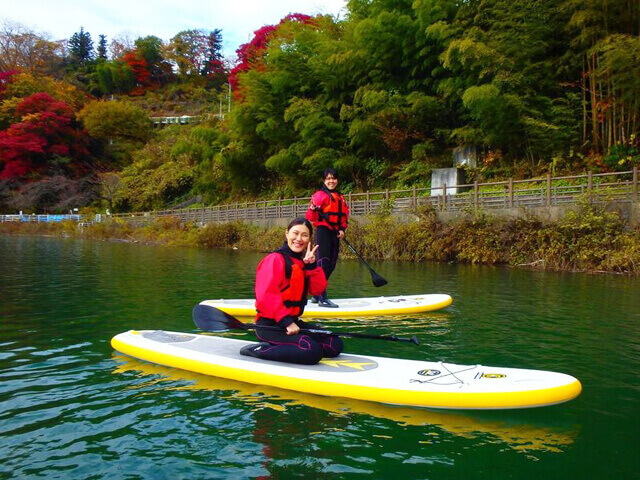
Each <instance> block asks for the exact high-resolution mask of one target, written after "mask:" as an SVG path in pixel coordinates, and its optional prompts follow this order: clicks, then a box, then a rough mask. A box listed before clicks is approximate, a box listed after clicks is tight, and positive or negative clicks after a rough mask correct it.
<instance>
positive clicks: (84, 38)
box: [69, 27, 95, 65]
mask: <svg viewBox="0 0 640 480" xmlns="http://www.w3.org/2000/svg"><path fill="white" fill-rule="evenodd" d="M69 53H70V57H71V61H72V62H73V63H75V64H79V65H84V64H86V63H87V62H89V61H91V60H93V58H94V55H95V52H94V50H93V40H91V34H90V33H89V32H85V31H84V27H80V31H79V32H76V33H74V34H73V35H72V36H71V38H70V39H69Z"/></svg>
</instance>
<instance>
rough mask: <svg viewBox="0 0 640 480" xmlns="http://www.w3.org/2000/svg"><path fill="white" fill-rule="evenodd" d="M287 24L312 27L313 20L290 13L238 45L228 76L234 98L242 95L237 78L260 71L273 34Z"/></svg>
mask: <svg viewBox="0 0 640 480" xmlns="http://www.w3.org/2000/svg"><path fill="white" fill-rule="evenodd" d="M287 22H300V23H303V24H305V25H313V24H314V23H315V18H314V17H310V16H309V15H304V14H302V13H291V14H289V15H287V16H286V17H284V18H283V19H282V20H280V23H278V25H265V26H264V27H262V28H259V29H258V30H256V31H254V32H253V39H251V41H250V42H249V43H245V44H242V45H240V48H238V50H236V54H237V55H238V63H237V65H236V66H235V67H234V68H233V69H232V70H231V73H230V74H229V83H230V84H231V88H232V89H233V93H234V98H236V100H240V101H241V100H242V97H243V95H242V93H241V92H239V91H238V82H239V78H238V76H239V75H240V74H241V73H243V72H247V71H249V70H252V69H260V67H261V66H262V56H263V54H264V52H265V50H266V49H267V46H268V45H269V41H270V40H271V38H272V36H273V34H274V33H275V32H276V31H277V30H278V27H280V26H281V25H282V24H284V23H287Z"/></svg>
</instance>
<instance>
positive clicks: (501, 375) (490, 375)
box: [482, 373, 506, 378]
mask: <svg viewBox="0 0 640 480" xmlns="http://www.w3.org/2000/svg"><path fill="white" fill-rule="evenodd" d="M504 377H506V375H505V374H504V373H483V374H482V378H504Z"/></svg>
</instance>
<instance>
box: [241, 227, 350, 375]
mask: <svg viewBox="0 0 640 480" xmlns="http://www.w3.org/2000/svg"><path fill="white" fill-rule="evenodd" d="M312 235H313V227H312V226H311V223H310V222H309V221H308V220H306V219H304V218H296V219H295V220H292V221H291V223H290V224H289V226H288V227H287V231H286V234H285V242H284V244H283V245H282V247H280V248H279V249H278V250H276V251H275V252H273V253H270V254H269V255H267V256H266V257H265V258H263V259H262V261H261V262H260V264H259V265H258V270H257V272H256V287H255V290H256V310H257V312H258V315H257V316H256V325H257V328H256V336H257V337H258V339H259V340H260V341H261V342H262V343H259V344H257V345H248V346H246V347H243V348H242V349H241V350H240V353H241V354H242V355H246V356H251V357H257V358H261V359H264V360H276V361H280V362H288V363H299V364H304V365H314V364H316V363H318V362H319V361H320V359H321V358H322V357H337V356H338V355H340V352H342V347H343V344H342V340H341V339H340V338H339V337H337V336H335V335H323V334H315V333H314V334H306V333H301V332H300V329H301V328H302V329H308V328H313V327H314V326H313V325H310V324H307V323H305V322H303V321H302V320H300V318H299V316H300V315H302V312H303V311H304V307H305V305H306V304H307V294H309V293H310V294H311V295H320V294H321V293H322V292H324V291H325V289H326V288H327V279H326V278H325V275H324V272H323V270H322V268H320V267H318V266H317V264H316V251H317V250H318V246H317V245H316V246H315V247H313V248H311V238H312ZM274 326H278V327H280V329H274V328H273V327H274ZM260 327H271V328H260Z"/></svg>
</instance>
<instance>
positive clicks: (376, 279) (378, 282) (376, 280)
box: [318, 211, 389, 287]
mask: <svg viewBox="0 0 640 480" xmlns="http://www.w3.org/2000/svg"><path fill="white" fill-rule="evenodd" d="M318 215H319V216H320V218H322V219H323V220H324V221H326V222H329V219H328V218H327V216H326V215H325V214H324V212H320V211H318ZM342 241H343V242H344V243H346V245H347V247H349V250H351V251H352V252H353V254H354V255H355V256H356V257H358V260H360V261H361V262H362V263H363V264H364V266H365V267H367V268H368V269H369V273H370V274H371V281H372V282H373V285H374V286H376V287H383V286H384V285H386V284H387V283H389V282H387V281H386V280H385V279H384V278H382V277H381V276H380V275H378V274H377V273H376V271H375V270H374V269H373V268H371V265H369V264H368V263H367V262H366V261H365V259H364V258H362V257H361V256H360V254H358V252H356V250H355V248H353V247H352V246H351V244H350V243H349V242H347V238H346V237H342Z"/></svg>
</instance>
